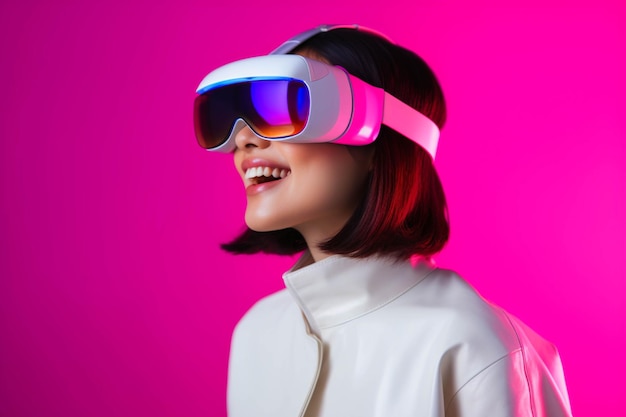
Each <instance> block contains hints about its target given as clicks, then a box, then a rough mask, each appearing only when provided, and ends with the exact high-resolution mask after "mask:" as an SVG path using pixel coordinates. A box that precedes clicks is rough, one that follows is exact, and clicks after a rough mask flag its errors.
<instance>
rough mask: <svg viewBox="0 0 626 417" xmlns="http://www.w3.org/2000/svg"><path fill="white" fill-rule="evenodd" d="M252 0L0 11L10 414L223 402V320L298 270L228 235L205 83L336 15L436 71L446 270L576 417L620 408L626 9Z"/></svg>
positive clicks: (226, 165)
mask: <svg viewBox="0 0 626 417" xmlns="http://www.w3.org/2000/svg"><path fill="white" fill-rule="evenodd" d="M57 3H58V4H57ZM261 3H262V2H253V1H250V0H244V1H239V2H229V1H224V2H223V4H215V3H214V2H213V3H211V2H200V1H182V0H181V1H177V2H171V4H168V5H166V4H161V3H159V2H155V1H151V2H126V1H119V0H114V1H109V2H101V3H92V2H85V1H82V2H79V1H69V0H68V1H62V2H52V1H49V2H39V3H38V2H35V1H28V0H26V1H20V2H3V3H2V5H1V6H0V57H1V58H0V59H1V64H0V75H1V77H0V81H1V82H2V88H1V92H2V93H1V94H2V97H1V99H0V122H1V123H0V175H1V177H0V181H1V182H0V185H1V195H0V196H1V206H0V415H1V416H3V417H4V416H11V417H14V416H15V417H16V416H94V417H98V416H222V415H224V414H225V391H226V388H225V386H226V369H227V357H228V348H229V340H230V333H231V331H232V328H233V326H234V325H235V323H236V322H237V320H238V319H239V318H240V317H241V315H242V314H243V313H244V312H245V310H246V309H247V308H248V307H249V306H250V305H251V304H252V303H253V302H254V301H255V300H257V299H258V298H260V297H261V296H263V295H265V294H268V293H270V292H272V291H275V290H278V289H280V288H281V287H282V280H281V272H282V271H283V270H284V269H286V268H287V267H288V266H289V265H290V264H291V263H292V262H293V260H292V259H290V258H278V257H262V256H254V257H233V256H230V255H227V254H225V253H222V252H221V251H220V250H219V249H218V247H217V246H218V243H219V242H223V241H225V240H228V239H229V238H230V237H232V236H233V235H234V234H235V233H236V232H238V231H239V230H240V228H241V227H242V225H243V220H242V216H243V209H244V204H245V198H244V194H243V190H242V187H241V185H240V184H239V180H238V179H237V178H236V176H235V173H234V171H233V169H232V167H231V161H230V157H229V156H220V155H217V156H216V155H210V154H207V153H206V152H205V151H203V150H201V149H200V148H199V147H198V146H197V145H196V143H195V139H194V136H193V132H192V125H191V104H192V100H193V98H194V89H195V87H196V85H197V84H198V82H199V81H200V79H201V78H202V77H203V76H204V75H205V74H206V73H207V72H209V71H210V70H211V69H213V68H215V67H217V66H218V65H221V64H224V63H226V62H228V61H232V60H235V59H239V58H244V57H248V56H252V55H262V54H265V53H267V52H269V51H270V50H271V49H273V48H274V47H275V46H277V45H278V44H279V43H281V42H282V41H283V40H285V39H286V38H288V37H290V36H291V35H293V34H295V33H298V32H299V31H302V30H305V29H309V28H311V27H313V26H316V25H318V24H320V23H337V22H342V23H344V22H345V23H353V22H357V23H360V24H362V25H365V26H370V27H372V28H375V29H378V30H380V31H382V32H383V33H386V34H387V35H389V36H390V37H391V38H392V39H394V40H395V41H396V42H398V43H400V44H402V45H404V46H406V47H409V48H411V49H413V50H415V51H417V52H418V53H419V54H420V55H422V56H423V57H424V58H425V59H426V61H427V62H428V63H429V64H430V65H431V66H432V67H433V69H434V70H435V72H436V73H437V74H438V76H439V78H440V81H441V83H442V84H443V87H444V90H445V93H446V96H447V100H448V105H449V121H448V124H447V126H446V127H445V129H444V131H443V136H442V142H441V146H440V148H439V154H438V158H437V166H438V169H439V171H440V173H441V177H442V180H443V183H444V186H445V189H446V192H447V196H448V201H449V206H450V215H451V222H452V237H451V241H450V244H449V245H448V247H447V249H446V250H445V251H444V252H443V253H442V254H441V255H440V256H439V257H438V261H439V264H440V265H443V266H446V267H449V268H453V269H456V270H457V271H459V272H460V273H461V274H462V275H463V276H465V277H466V278H467V279H468V280H469V281H470V282H472V283H473V284H474V285H475V286H476V287H477V288H478V289H479V290H480V291H481V292H482V293H483V294H484V295H485V296H486V297H487V298H489V299H491V300H492V301H495V302H496V303H498V304H500V305H502V306H503V307H505V308H506V309H508V310H509V311H511V312H512V313H514V314H516V315H518V316H519V317H521V318H522V319H523V320H524V321H526V322H527V323H528V324H530V325H531V326H532V327H534V328H535V329H536V330H537V331H538V332H539V333H541V334H542V335H544V336H545V337H546V338H548V339H550V340H551V341H553V342H554V343H556V345H557V346H558V347H559V349H560V352H561V355H562V359H563V362H564V365H565V373H566V377H567V380H568V384H569V390H570V397H571V401H572V406H573V410H574V413H575V414H576V415H577V416H615V415H624V414H623V407H622V406H621V405H620V403H621V402H623V395H624V392H626V390H625V388H626V387H625V384H624V375H626V359H625V355H624V351H625V350H626V334H625V327H626V326H625V321H626V320H625V317H626V315H625V314H624V313H625V311H624V294H625V284H624V278H625V262H624V258H625V255H626V244H625V238H624V236H625V235H626V225H625V220H624V217H625V216H624V208H625V204H624V203H625V200H626V190H625V189H626V186H625V171H626V169H625V168H624V164H625V163H626V155H625V150H624V147H625V145H624V139H625V136H626V122H625V120H626V117H625V115H626V104H625V98H624V97H626V82H625V81H626V76H625V75H624V74H626V47H625V44H626V43H625V39H626V33H625V32H626V29H625V28H626V18H625V8H626V7H625V6H624V2H623V1H609V0H596V1H589V2H588V3H586V4H583V3H582V2H578V4H576V5H573V2H570V1H568V2H566V1H563V2H554V1H552V2H549V4H547V5H546V3H545V2H539V1H534V2H531V3H529V2H523V4H519V5H509V6H501V5H500V3H501V2H500V1H493V2H491V3H492V4H490V2H479V3H475V4H474V5H473V6H471V7H470V6H468V5H466V2H464V1H461V0H455V1H452V0H450V1H445V2H444V1H431V2H428V3H427V2H421V1H407V2H404V3H403V2H401V1H391V2H384V1H376V2H374V1H369V2H364V1H362V0H348V1H344V2H340V1H336V0H320V1H318V2H315V3H311V2H303V3H300V4H298V2H292V1H289V2H287V1H283V0H281V1H280V2H272V3H271V4H272V6H269V7H263V6H261V5H260V4H261Z"/></svg>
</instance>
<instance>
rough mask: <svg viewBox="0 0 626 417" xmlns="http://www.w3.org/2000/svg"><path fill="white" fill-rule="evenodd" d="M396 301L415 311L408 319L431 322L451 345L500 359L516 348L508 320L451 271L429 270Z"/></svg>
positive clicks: (514, 331) (502, 310)
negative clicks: (462, 345) (473, 348)
mask: <svg viewBox="0 0 626 417" xmlns="http://www.w3.org/2000/svg"><path fill="white" fill-rule="evenodd" d="M397 301H398V303H399V305H401V306H405V307H406V308H410V309H414V310H415V313H416V314H414V315H411V316H412V317H414V318H417V319H418V320H423V321H426V322H431V323H432V325H433V326H435V327H437V328H439V329H441V330H442V332H441V336H442V337H447V338H450V339H452V340H453V341H454V343H461V342H462V343H472V344H476V345H479V346H480V348H481V349H483V350H485V349H486V350H487V351H491V350H496V351H497V352H494V354H495V355H497V354H498V353H500V356H502V355H505V354H506V353H508V352H511V351H513V350H515V349H518V348H519V347H520V342H519V337H518V336H517V334H516V328H515V327H514V326H513V325H512V319H511V317H512V316H511V315H510V314H508V313H507V312H506V311H505V310H504V309H502V308H501V307H499V306H497V305H495V304H493V303H491V302H489V301H487V300H485V299H484V298H483V297H482V296H481V295H480V294H479V293H478V292H477V291H476V290H475V289H474V287H472V286H471V285H470V284H469V283H468V282H467V281H466V280H465V279H463V278H462V277H461V276H460V275H459V274H457V273H456V272H454V271H451V270H447V269H441V268H435V269H433V270H432V272H430V273H429V274H428V275H427V276H426V277H425V278H424V279H423V280H422V281H421V282H420V283H419V284H418V285H416V286H415V287H413V288H412V289H411V290H410V291H408V292H407V293H406V294H404V295H403V296H402V297H400V298H399V299H398V300H397ZM520 323H521V322H520ZM443 330H445V331H443ZM490 346H491V347H492V348H490Z"/></svg>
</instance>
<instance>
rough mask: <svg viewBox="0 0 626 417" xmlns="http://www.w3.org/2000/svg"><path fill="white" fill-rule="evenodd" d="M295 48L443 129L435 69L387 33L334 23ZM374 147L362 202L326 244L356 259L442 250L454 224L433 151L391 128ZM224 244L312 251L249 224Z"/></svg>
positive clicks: (292, 236)
mask: <svg viewBox="0 0 626 417" xmlns="http://www.w3.org/2000/svg"><path fill="white" fill-rule="evenodd" d="M292 53H306V54H307V55H308V56H312V57H319V58H321V59H322V60H324V61H327V62H329V63H331V64H333V65H339V66H341V67H343V68H344V69H345V70H346V71H348V72H349V73H350V74H352V75H355V76H357V77H359V78H361V79H362V80H364V81H366V82H368V83H369V84H372V85H374V86H376V87H381V88H383V89H384V90H385V91H387V92H388V93H390V94H391V95H393V96H395V97H397V98H398V99H400V100H402V101H403V102H405V103H407V104H409V105H410V106H412V107H413V108H415V109H417V110H418V111H420V112H421V113H423V114H424V115H426V116H428V117H429V118H430V119H431V120H432V121H434V122H435V123H436V124H437V126H439V129H441V128H442V127H443V125H444V123H445V119H446V106H445V101H444V97H443V92H442V90H441V87H440V85H439V82H438V81H437V79H436V77H435V75H434V74H433V72H432V70H431V69H430V68H429V67H428V65H427V64H426V63H425V62H424V61H423V60H422V59H421V58H420V57H419V56H417V55H416V54H415V53H413V52H411V51H409V50H408V49H405V48H403V47H401V46H398V45H394V44H392V43H390V42H389V41H387V40H386V39H384V38H382V37H379V36H377V35H375V34H373V33H370V32H367V31H359V30H355V29H334V30H330V31H327V32H322V33H319V34H317V35H315V36H314V37H312V38H310V39H308V40H307V41H306V42H304V43H302V44H301V45H299V46H298V48H296V49H295V50H294V51H292ZM337 146H341V145H337ZM368 146H371V147H373V148H374V157H373V164H372V166H373V168H372V171H371V173H370V177H369V179H368V183H367V185H366V188H365V190H364V192H363V197H362V200H361V203H360V204H359V206H358V207H357V209H356V210H355V212H354V214H353V215H352V217H351V218H350V219H349V220H348V222H347V223H346V225H345V226H344V227H343V229H342V230H341V231H339V233H338V234H337V235H336V236H334V237H333V238H331V239H329V240H328V241H326V242H324V243H322V244H321V245H320V248H321V249H322V250H324V251H326V252H328V253H332V254H341V255H347V256H351V257H367V256H372V255H391V256H396V257H400V258H408V257H410V256H412V255H423V256H429V255H432V254H435V253H437V252H439V251H440V250H441V249H443V247H444V245H445V244H446V242H447V241H448V236H449V232H450V229H449V224H448V215H447V206H446V199H445V195H444V192H443V187H442V185H441V182H440V180H439V176H438V175H437V172H436V171H435V168H434V166H433V161H432V159H431V157H430V155H429V154H428V153H427V152H426V151H425V150H424V149H423V148H421V147H420V146H419V145H417V144H416V143H415V142H413V141H411V140H409V139H407V138H405V137H404V136H402V135H401V134H399V133H397V132H395V131H394V130H392V129H389V128H388V127H386V126H382V127H381V131H380V134H379V136H378V138H377V139H376V141H375V142H374V143H373V144H371V145H368ZM222 248H223V249H225V250H227V251H229V252H233V253H237V254H242V253H246V254H251V253H258V252H263V253H273V254H286V255H290V254H294V253H297V252H301V251H303V250H304V249H306V242H305V241H304V238H303V237H302V236H301V235H300V233H299V232H298V231H296V230H295V229H284V230H277V231H272V232H255V231H253V230H251V229H247V230H246V231H244V232H243V233H242V234H241V235H240V236H238V237H237V238H236V239H234V240H233V241H232V242H230V243H227V244H223V245H222Z"/></svg>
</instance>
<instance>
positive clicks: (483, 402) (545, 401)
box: [445, 347, 571, 417]
mask: <svg viewBox="0 0 626 417" xmlns="http://www.w3.org/2000/svg"><path fill="white" fill-rule="evenodd" d="M553 353H554V355H552V356H551V357H550V358H548V359H549V360H548V361H545V360H544V359H546V358H545V352H544V355H539V354H538V352H535V351H534V350H533V349H532V348H530V349H528V348H527V347H521V348H519V349H518V350H515V351H513V352H511V353H509V354H508V355H506V356H504V357H502V358H500V359H499V360H497V361H495V362H493V363H492V364H491V365H489V366H488V367H486V368H485V369H483V370H482V371H481V372H479V373H478V374H476V375H475V376H473V377H472V378H471V379H469V380H468V381H467V382H466V383H465V384H464V385H463V386H462V387H461V388H460V389H459V390H458V391H457V392H456V393H455V394H454V396H453V397H452V398H451V399H450V401H449V402H448V404H447V405H446V412H445V415H446V417H484V416H490V417H571V410H570V404H569V399H568V396H567V390H566V388H565V384H564V382H563V381H564V379H563V374H562V368H561V363H560V359H559V357H558V354H557V353H556V349H554V352H553Z"/></svg>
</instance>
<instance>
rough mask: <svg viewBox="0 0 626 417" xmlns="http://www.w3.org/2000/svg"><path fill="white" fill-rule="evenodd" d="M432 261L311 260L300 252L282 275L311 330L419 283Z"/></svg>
mask: <svg viewBox="0 0 626 417" xmlns="http://www.w3.org/2000/svg"><path fill="white" fill-rule="evenodd" d="M433 268H434V265H433V264H432V262H429V261H423V260H422V261H415V262H412V261H405V260H396V259H394V258H388V257H369V258H365V259H356V258H349V257H344V256H339V255H334V256H330V257H328V258H326V259H324V260H321V261H319V262H315V263H312V258H311V255H310V253H308V252H305V253H304V255H303V256H302V257H301V258H300V259H299V260H298V262H297V263H296V264H295V265H294V267H293V268H291V269H290V270H289V271H287V272H286V273H285V274H283V279H284V281H285V286H286V287H287V289H288V290H289V292H290V293H291V295H292V296H293V298H294V299H295V301H296V303H297V304H298V306H299V307H300V309H301V310H302V312H303V313H304V316H305V318H306V320H307V322H308V324H309V327H310V329H311V331H312V332H313V333H315V334H316V335H317V336H321V331H322V330H323V329H327V328H330V327H334V326H339V325H341V324H344V323H347V322H349V321H351V320H354V319H357V318H358V317H360V316H363V315H365V314H367V313H369V312H372V311H374V310H377V309H378V308H381V307H383V306H384V305H386V304H387V303H389V302H391V301H392V300H394V299H396V298H398V297H399V296H401V295H402V294H404V293H405V292H406V291H408V290H409V289H410V288H412V287H414V286H415V285H417V284H419V283H420V282H421V281H422V280H423V279H424V278H425V277H426V276H427V275H428V274H429V273H430V272H432V271H433Z"/></svg>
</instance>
